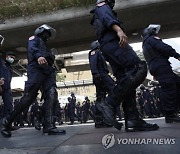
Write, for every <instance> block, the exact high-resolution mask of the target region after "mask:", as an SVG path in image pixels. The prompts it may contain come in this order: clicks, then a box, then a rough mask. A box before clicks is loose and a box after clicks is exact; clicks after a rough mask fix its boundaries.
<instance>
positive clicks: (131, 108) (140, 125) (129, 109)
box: [123, 98, 159, 132]
mask: <svg viewBox="0 0 180 154" xmlns="http://www.w3.org/2000/svg"><path fill="white" fill-rule="evenodd" d="M123 110H124V117H125V131H127V132H135V131H153V130H157V129H159V126H158V125H157V124H149V123H146V121H144V120H142V119H141V118H140V117H139V112H138V110H137V108H136V102H135V99H133V98H132V99H130V100H127V101H126V102H123Z"/></svg>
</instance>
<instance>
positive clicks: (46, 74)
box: [8, 36, 57, 132]
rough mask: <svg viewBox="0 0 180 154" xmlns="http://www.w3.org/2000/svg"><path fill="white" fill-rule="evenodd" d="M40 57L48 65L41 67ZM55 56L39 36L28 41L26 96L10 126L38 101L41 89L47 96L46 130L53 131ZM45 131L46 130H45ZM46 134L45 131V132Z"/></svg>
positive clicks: (55, 101) (55, 92) (55, 98)
mask: <svg viewBox="0 0 180 154" xmlns="http://www.w3.org/2000/svg"><path fill="white" fill-rule="evenodd" d="M39 57H44V58H46V60H47V62H48V64H44V65H39V64H38V61H37V59H38V58H39ZM54 58H55V57H54V55H53V54H52V52H51V51H50V50H49V49H48V48H47V45H46V42H45V41H43V40H42V39H41V38H40V37H38V36H32V37H30V38H29V40H28V67H27V77H28V80H27V81H26V82H25V89H24V96H23V97H22V98H21V100H20V103H19V104H20V105H18V106H17V108H16V109H15V110H14V112H12V114H11V116H10V118H8V122H9V124H11V123H12V122H13V121H14V119H15V118H16V117H17V116H18V115H19V114H20V113H21V112H23V110H25V109H26V108H28V107H29V106H30V105H31V104H32V103H33V102H34V100H35V99H36V97H37V94H38V91H39V90H40V89H41V91H42V92H43V94H44V95H45V98H44V99H45V100H46V101H44V108H45V109H44V110H45V116H44V119H45V120H44V125H43V126H44V128H45V129H52V128H53V126H52V125H53V123H52V117H51V116H52V114H53V113H54V109H55V106H56V103H57V91H56V81H55V69H54V68H53V66H52V64H53V62H54ZM43 131H44V130H43ZM44 132H45V131H44Z"/></svg>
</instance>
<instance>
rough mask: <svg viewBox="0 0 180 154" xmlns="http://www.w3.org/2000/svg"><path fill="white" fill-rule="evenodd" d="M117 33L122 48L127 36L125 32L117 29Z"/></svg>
mask: <svg viewBox="0 0 180 154" xmlns="http://www.w3.org/2000/svg"><path fill="white" fill-rule="evenodd" d="M117 35H118V37H119V44H120V47H122V48H123V47H125V46H126V44H127V39H128V37H127V36H126V34H125V33H124V32H123V31H118V32H117Z"/></svg>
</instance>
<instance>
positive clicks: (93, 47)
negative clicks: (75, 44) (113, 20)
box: [91, 40, 100, 50]
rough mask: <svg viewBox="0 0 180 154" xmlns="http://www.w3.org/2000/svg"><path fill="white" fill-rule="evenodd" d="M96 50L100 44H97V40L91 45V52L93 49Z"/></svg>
mask: <svg viewBox="0 0 180 154" xmlns="http://www.w3.org/2000/svg"><path fill="white" fill-rule="evenodd" d="M97 48H100V44H99V42H98V40H96V41H93V42H92V43H91V50H95V49H97Z"/></svg>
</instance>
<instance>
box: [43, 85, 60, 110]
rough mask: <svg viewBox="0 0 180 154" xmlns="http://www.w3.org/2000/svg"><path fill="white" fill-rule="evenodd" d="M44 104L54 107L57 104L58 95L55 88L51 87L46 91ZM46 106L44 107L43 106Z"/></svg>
mask: <svg viewBox="0 0 180 154" xmlns="http://www.w3.org/2000/svg"><path fill="white" fill-rule="evenodd" d="M44 103H45V104H49V105H50V104H51V105H53V106H54V107H55V106H56V104H57V103H58V94H57V90H56V87H51V88H50V89H49V90H47V91H46V97H45V101H44ZM45 106H46V105H45Z"/></svg>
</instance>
